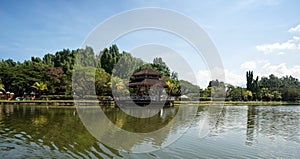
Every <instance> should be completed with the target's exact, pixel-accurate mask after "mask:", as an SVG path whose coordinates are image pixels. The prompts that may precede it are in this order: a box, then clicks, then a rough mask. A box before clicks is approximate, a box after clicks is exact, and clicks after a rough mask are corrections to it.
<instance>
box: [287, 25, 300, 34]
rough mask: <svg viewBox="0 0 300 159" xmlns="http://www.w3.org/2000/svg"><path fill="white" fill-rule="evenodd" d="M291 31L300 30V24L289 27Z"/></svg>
mask: <svg viewBox="0 0 300 159" xmlns="http://www.w3.org/2000/svg"><path fill="white" fill-rule="evenodd" d="M289 32H290V33H292V32H300V24H299V25H297V26H295V27H292V28H290V29H289Z"/></svg>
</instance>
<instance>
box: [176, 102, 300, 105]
mask: <svg viewBox="0 0 300 159" xmlns="http://www.w3.org/2000/svg"><path fill="white" fill-rule="evenodd" d="M175 104H176V105H179V104H199V105H222V104H224V105H300V102H299V101H298V102H286V101H269V102H267V101H225V102H222V101H215V102H213V101H175Z"/></svg>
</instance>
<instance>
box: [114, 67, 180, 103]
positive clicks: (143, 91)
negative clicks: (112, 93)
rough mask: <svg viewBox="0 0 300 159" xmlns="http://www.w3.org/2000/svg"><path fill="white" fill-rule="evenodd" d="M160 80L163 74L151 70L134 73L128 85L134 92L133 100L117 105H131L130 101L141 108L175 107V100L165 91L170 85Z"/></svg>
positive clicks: (121, 101)
mask: <svg viewBox="0 0 300 159" xmlns="http://www.w3.org/2000/svg"><path fill="white" fill-rule="evenodd" d="M160 78H161V74H160V73H159V72H157V71H155V70H153V69H151V68H146V69H143V70H141V71H139V72H136V73H134V74H133V77H132V79H131V80H130V82H129V83H128V87H129V88H132V89H133V90H134V92H132V94H131V96H130V98H131V99H127V100H126V99H123V100H120V101H118V102H117V103H119V104H120V103H121V104H130V101H131V100H133V101H134V103H135V104H137V105H139V106H146V105H149V104H151V105H164V106H173V104H174V99H173V98H170V97H169V96H167V94H166V93H165V91H164V90H163V89H164V88H168V85H167V84H166V83H165V82H164V81H162V80H161V79H160Z"/></svg>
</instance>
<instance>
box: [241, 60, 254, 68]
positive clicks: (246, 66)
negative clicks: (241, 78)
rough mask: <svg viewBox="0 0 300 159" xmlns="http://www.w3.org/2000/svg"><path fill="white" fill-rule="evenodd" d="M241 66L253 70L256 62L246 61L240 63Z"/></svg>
mask: <svg viewBox="0 0 300 159" xmlns="http://www.w3.org/2000/svg"><path fill="white" fill-rule="evenodd" d="M241 68H242V69H245V70H253V69H255V68H256V62H255V61H246V62H244V63H242V64H241Z"/></svg>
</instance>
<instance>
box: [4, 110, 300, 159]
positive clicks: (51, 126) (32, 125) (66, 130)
mask: <svg viewBox="0 0 300 159" xmlns="http://www.w3.org/2000/svg"><path fill="white" fill-rule="evenodd" d="M185 107H186V109H183V111H182V112H179V111H177V109H178V108H176V107H175V108H170V109H162V110H159V111H158V110H155V111H158V113H157V114H156V115H154V116H152V117H151V118H141V119H137V118H134V117H130V116H126V115H125V114H124V112H122V111H120V110H119V109H115V108H109V107H103V108H102V109H103V111H104V112H105V115H106V116H107V119H109V120H110V121H112V123H114V124H115V125H116V126H117V127H119V128H120V129H122V130H124V129H126V131H129V132H139V133H138V134H145V132H155V131H156V130H159V129H161V127H168V131H165V133H163V135H161V134H159V135H154V136H148V138H143V137H136V138H127V137H126V136H119V135H118V133H117V132H116V131H111V130H105V131H104V132H103V133H102V134H101V135H102V136H99V137H101V140H100V141H102V140H104V139H105V138H107V139H108V138H114V140H113V142H115V144H119V145H121V146H122V147H126V146H127V147H128V148H129V147H130V148H131V149H137V148H141V149H142V148H145V149H146V148H149V147H151V146H156V147H161V146H162V145H164V144H165V142H167V141H168V140H171V139H174V138H172V136H173V134H177V133H179V132H182V131H181V130H184V129H186V128H187V127H189V126H190V125H188V124H187V123H189V120H187V119H188V117H187V114H190V112H189V111H196V112H197V116H196V118H194V124H193V125H192V127H191V128H190V129H189V130H188V131H187V132H186V133H185V134H184V136H183V137H182V138H180V139H179V140H178V141H177V142H175V143H174V144H172V145H170V146H169V147H166V148H165V149H162V150H160V151H155V152H152V153H143V154H132V153H125V152H122V151H118V150H116V149H113V148H111V147H109V146H107V145H104V144H103V143H101V142H99V141H98V140H96V139H95V138H94V137H93V136H92V135H91V134H90V133H89V131H87V130H86V127H85V126H84V125H83V124H82V122H81V119H80V118H79V114H78V113H77V112H76V109H75V108H70V107H60V108H55V107H49V108H47V107H36V106H18V105H14V106H12V105H11V106H9V105H0V158H33V157H34V158H201V157H202V158H232V157H234V156H240V157H241V158H297V157H299V155H300V154H299V151H298V150H299V148H300V138H299V136H300V134H299V132H300V122H299V121H300V107H299V106H224V107H218V106H216V107H213V108H212V109H208V106H185ZM85 111H92V112H93V111H94V109H85ZM130 111H137V110H130ZM149 111H151V110H149ZM144 113H145V112H144ZM150 113H151V112H150ZM146 115H147V114H146ZM174 116H178V119H177V120H180V121H181V122H173V121H172V120H171V119H172V118H173V117H174ZM92 119H94V120H95V121H96V122H92V123H93V124H95V123H97V122H98V123H97V126H98V129H96V131H99V130H100V129H101V125H103V124H106V123H104V122H103V121H104V120H102V117H101V118H99V116H96V115H95V116H92ZM99 120H100V122H99ZM101 120H102V121H101ZM201 124H202V125H201ZM205 126H206V127H205ZM143 131H144V132H143ZM199 132H201V133H199ZM208 132H209V133H208ZM201 137H205V138H201Z"/></svg>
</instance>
